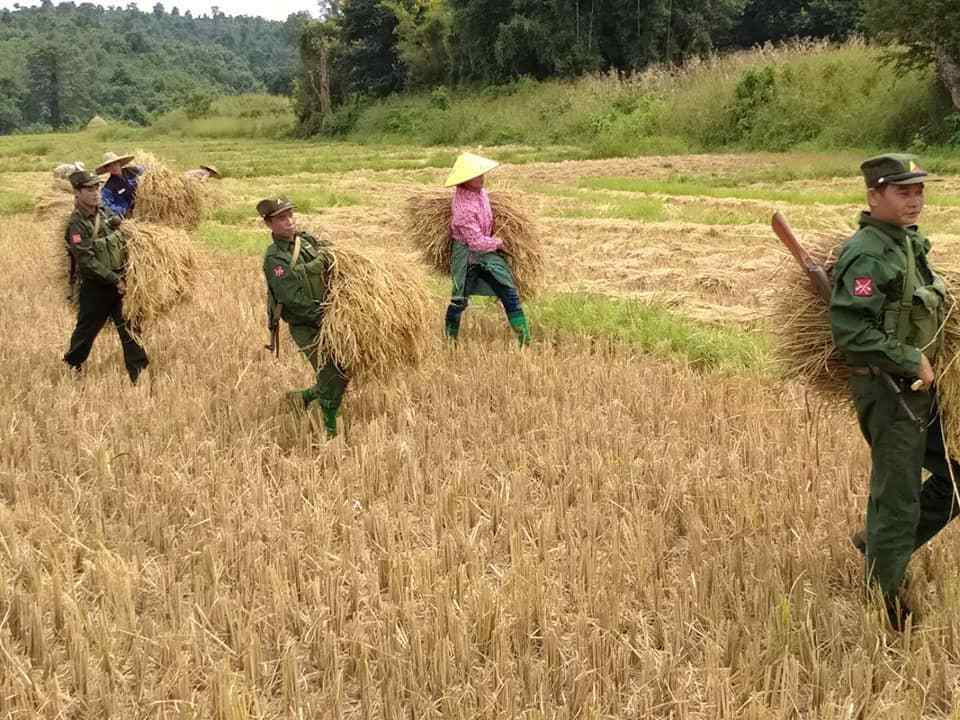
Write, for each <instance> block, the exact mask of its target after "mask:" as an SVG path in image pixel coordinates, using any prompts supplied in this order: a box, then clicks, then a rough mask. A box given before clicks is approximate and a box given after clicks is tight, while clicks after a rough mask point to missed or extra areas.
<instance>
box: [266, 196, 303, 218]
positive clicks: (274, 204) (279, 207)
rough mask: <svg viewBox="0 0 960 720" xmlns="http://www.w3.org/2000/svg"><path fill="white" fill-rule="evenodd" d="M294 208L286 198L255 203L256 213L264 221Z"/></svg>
mask: <svg viewBox="0 0 960 720" xmlns="http://www.w3.org/2000/svg"><path fill="white" fill-rule="evenodd" d="M295 207H296V206H295V205H294V204H293V203H292V202H290V200H288V199H287V198H283V197H279V198H268V199H267V200H261V201H260V202H258V203H257V212H258V213H259V214H260V217H262V218H263V219H264V220H268V219H269V218H272V217H273V216H274V215H279V214H280V213H282V212H286V211H287V210H293V209H294V208H295Z"/></svg>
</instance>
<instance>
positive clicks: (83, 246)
mask: <svg viewBox="0 0 960 720" xmlns="http://www.w3.org/2000/svg"><path fill="white" fill-rule="evenodd" d="M69 180H70V184H71V186H72V187H73V190H74V196H75V198H76V200H75V208H74V211H73V213H72V214H71V215H70V218H69V220H68V221H67V227H66V230H65V232H64V243H65V244H66V247H67V252H68V253H69V255H70V267H71V272H70V281H71V284H79V288H78V290H77V292H76V298H77V325H76V328H75V329H74V331H73V336H72V337H71V338H70V348H69V349H68V350H67V353H66V355H64V356H63V360H64V362H65V363H67V365H69V366H70V367H72V368H73V369H74V370H77V371H79V370H80V369H81V367H82V366H83V363H84V362H85V361H86V359H87V357H88V356H89V355H90V351H91V349H92V348H93V343H94V341H95V340H96V339H97V335H98V334H99V333H100V330H102V329H103V326H104V324H106V322H107V320H112V321H113V324H114V325H115V326H116V328H117V333H118V334H119V336H120V344H121V346H122V347H123V360H124V364H125V365H126V368H127V373H128V375H129V376H130V380H131V382H133V383H134V384H136V382H137V379H138V378H139V377H140V373H141V372H142V371H143V370H144V368H146V367H147V365H148V364H149V360H148V358H147V354H146V352H145V351H144V349H143V346H142V345H140V343H139V342H138V341H137V339H136V338H135V337H134V335H133V334H131V332H130V329H129V328H128V327H127V323H126V321H125V320H124V318H123V295H124V293H125V292H126V284H125V282H124V271H125V268H126V263H127V248H126V244H125V242H124V239H123V236H122V235H121V234H120V233H119V232H118V230H117V228H118V227H119V226H120V222H121V219H120V217H119V216H118V215H116V214H114V213H113V212H111V211H110V210H108V209H105V208H103V207H101V206H100V178H99V177H98V176H97V175H96V174H95V173H92V172H89V171H87V170H77V171H76V172H74V173H72V174H71V175H70V178H69Z"/></svg>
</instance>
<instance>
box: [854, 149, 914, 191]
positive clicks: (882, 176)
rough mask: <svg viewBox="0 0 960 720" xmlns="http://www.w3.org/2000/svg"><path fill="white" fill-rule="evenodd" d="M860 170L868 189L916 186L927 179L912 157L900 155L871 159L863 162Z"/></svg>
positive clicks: (879, 156) (893, 154) (894, 154)
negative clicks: (889, 186) (888, 186)
mask: <svg viewBox="0 0 960 720" xmlns="http://www.w3.org/2000/svg"><path fill="white" fill-rule="evenodd" d="M860 170H861V172H863V179H864V180H865V181H866V183H867V187H868V188H881V187H885V186H887V185H917V184H918V183H922V182H925V180H926V178H927V171H926V170H924V169H923V168H921V167H920V166H919V165H917V163H916V157H915V156H914V155H905V154H900V153H890V154H887V155H878V156H877V157H872V158H870V159H869V160H865V161H864V163H863V164H862V165H861V166H860Z"/></svg>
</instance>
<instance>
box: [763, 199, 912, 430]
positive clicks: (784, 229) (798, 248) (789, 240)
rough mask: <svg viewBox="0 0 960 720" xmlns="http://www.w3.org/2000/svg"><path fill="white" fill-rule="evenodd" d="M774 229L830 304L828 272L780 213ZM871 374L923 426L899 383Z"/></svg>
mask: <svg viewBox="0 0 960 720" xmlns="http://www.w3.org/2000/svg"><path fill="white" fill-rule="evenodd" d="M771 225H772V227H773V232H775V233H776V235H777V237H778V238H780V242H782V243H783V244H784V245H785V246H786V248H787V250H789V251H790V254H791V255H793V257H794V258H796V261H797V262H798V263H800V267H802V268H803V271H804V272H805V273H806V274H807V279H808V280H809V281H810V286H811V288H812V290H813V292H814V294H816V295H817V296H818V297H819V298H820V299H821V300H823V301H824V302H825V303H827V304H829V303H830V295H831V294H832V293H833V288H832V286H831V284H830V279H829V278H828V277H827V272H826V270H824V269H823V268H822V267H820V265H818V264H817V262H816V261H815V260H814V259H813V258H812V257H810V253H808V252H807V251H806V250H805V249H804V247H803V245H801V244H800V240H799V239H797V236H796V235H795V234H794V232H793V228H791V227H790V224H789V223H788V222H787V219H786V218H785V217H784V216H783V215H781V214H780V213H779V212H776V213H774V214H773V222H772V223H771ZM869 370H870V372H871V373H872V374H873V375H874V376H875V377H878V378H880V379H881V380H882V381H883V383H884V385H886V386H887V387H888V388H889V389H890V390H891V391H892V392H893V394H894V395H895V396H896V398H897V402H898V403H899V404H900V407H901V408H902V409H903V411H904V412H905V413H906V414H907V417H908V418H910V419H911V420H912V421H913V422H915V423H917V424H918V425H921V426H922V425H923V424H924V423H923V422H921V421H920V418H918V417H917V415H916V413H915V412H913V410H911V409H910V406H909V405H907V401H906V399H905V398H904V397H903V389H902V388H901V387H900V386H899V385H898V384H897V381H896V380H894V379H893V377H891V375H890V373H888V372H887V371H886V370H881V369H880V368H878V367H875V366H873V365H871V366H870V367H869ZM910 389H911V390H913V391H914V392H916V391H917V390H922V389H923V381H922V380H919V379H917V380H915V381H914V382H913V384H912V385H911V386H910Z"/></svg>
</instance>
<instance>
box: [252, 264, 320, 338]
mask: <svg viewBox="0 0 960 720" xmlns="http://www.w3.org/2000/svg"><path fill="white" fill-rule="evenodd" d="M263 272H264V274H265V275H266V278H267V285H268V286H269V287H270V291H271V292H272V293H273V297H274V299H275V301H276V302H277V303H278V304H282V305H283V307H284V308H285V309H287V310H289V311H290V312H291V313H293V314H295V315H299V316H301V317H306V318H310V319H312V320H315V321H316V322H318V323H319V322H320V320H321V319H322V318H323V308H322V307H321V305H320V303H318V302H316V301H315V300H314V299H313V298H312V297H310V293H309V292H308V290H307V288H306V286H305V285H304V281H303V275H302V274H301V273H295V272H294V271H293V270H291V269H290V263H289V261H288V260H287V259H286V258H284V257H276V256H274V257H268V258H267V259H266V261H265V262H264V265H263Z"/></svg>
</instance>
